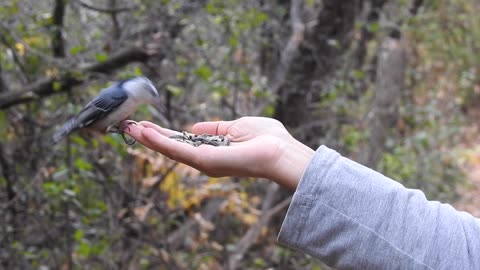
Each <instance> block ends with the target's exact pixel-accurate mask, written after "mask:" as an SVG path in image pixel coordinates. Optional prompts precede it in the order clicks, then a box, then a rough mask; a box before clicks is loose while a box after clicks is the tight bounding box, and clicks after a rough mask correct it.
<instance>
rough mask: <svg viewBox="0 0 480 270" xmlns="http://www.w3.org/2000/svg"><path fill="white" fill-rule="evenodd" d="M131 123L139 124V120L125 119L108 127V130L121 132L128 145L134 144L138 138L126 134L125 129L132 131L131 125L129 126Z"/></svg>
mask: <svg viewBox="0 0 480 270" xmlns="http://www.w3.org/2000/svg"><path fill="white" fill-rule="evenodd" d="M130 125H137V122H135V121H133V120H123V121H121V122H120V123H118V124H117V125H114V126H110V127H108V128H107V132H110V133H117V134H120V135H121V136H122V139H123V141H124V142H125V143H126V144H127V145H133V144H134V143H135V142H136V140H135V139H132V138H130V137H129V136H128V135H125V130H128V131H130V127H129V126H130ZM127 136H128V137H127Z"/></svg>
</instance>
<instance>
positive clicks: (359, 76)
mask: <svg viewBox="0 0 480 270" xmlns="http://www.w3.org/2000/svg"><path fill="white" fill-rule="evenodd" d="M352 76H353V77H354V78H355V79H363V78H365V72H363V71H361V70H359V69H355V70H354V71H352Z"/></svg>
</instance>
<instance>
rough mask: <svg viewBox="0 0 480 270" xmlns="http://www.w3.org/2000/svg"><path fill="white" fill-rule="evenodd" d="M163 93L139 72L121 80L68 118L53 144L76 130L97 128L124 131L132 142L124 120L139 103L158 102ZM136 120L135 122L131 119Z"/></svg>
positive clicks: (55, 135) (54, 138)
mask: <svg viewBox="0 0 480 270" xmlns="http://www.w3.org/2000/svg"><path fill="white" fill-rule="evenodd" d="M159 96H160V94H159V92H158V90H157V88H155V86H154V85H153V83H152V81H150V80H149V79H148V78H146V77H143V76H139V77H134V78H130V79H127V80H123V81H119V82H116V83H114V84H112V85H111V86H110V87H108V88H105V89H103V90H102V91H100V93H99V94H98V95H97V96H96V97H95V98H93V99H92V100H91V101H90V102H89V103H87V105H85V107H83V109H82V110H81V111H80V112H79V113H78V114H77V115H75V116H74V117H72V118H71V119H70V120H68V121H67V122H66V123H65V124H64V125H63V126H62V127H61V128H60V129H58V130H57V131H56V132H55V133H54V135H53V136H52V141H53V144H57V143H58V142H60V141H61V140H62V139H63V138H65V137H66V136H68V135H69V134H70V133H72V132H73V131H76V130H79V129H84V128H88V129H93V130H97V131H100V132H102V133H120V134H122V137H123V139H124V141H125V143H127V144H129V145H130V144H133V143H135V140H133V142H128V141H127V140H126V139H125V137H124V133H123V131H124V130H125V127H121V125H120V122H122V121H123V120H125V119H127V118H128V117H129V116H130V115H132V114H133V113H134V112H135V110H136V109H137V107H138V106H139V105H143V104H154V103H155V102H156V100H158V98H159ZM130 123H135V122H133V121H132V122H129V123H128V124H130Z"/></svg>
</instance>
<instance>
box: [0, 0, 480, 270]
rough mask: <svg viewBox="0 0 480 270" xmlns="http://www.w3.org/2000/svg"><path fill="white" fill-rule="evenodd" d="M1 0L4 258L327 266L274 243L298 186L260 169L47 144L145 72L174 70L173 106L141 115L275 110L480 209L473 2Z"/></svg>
mask: <svg viewBox="0 0 480 270" xmlns="http://www.w3.org/2000/svg"><path fill="white" fill-rule="evenodd" d="M0 2H1V4H0V224H1V226H0V268H1V269H43V270H46V269H266V268H272V269H327V267H326V266H324V265H322V264H321V263H320V262H318V261H316V260H314V259H312V258H310V257H309V256H306V255H304V254H300V253H298V252H295V251H293V250H290V249H288V248H284V247H282V246H280V245H278V244H277V243H276V236H277V233H278V231H279V228H280V225H281V222H282V220H283V217H284V215H285V212H286V209H287V208H288V204H289V200H290V197H289V196H290V195H291V194H289V193H288V192H286V191H285V190H283V189H282V188H279V187H278V186H276V185H275V184H271V183H270V182H269V181H267V180H264V179H258V180H257V179H244V178H222V179H214V178H209V177H207V176H205V175H203V174H201V173H199V172H197V171H195V170H193V169H191V168H188V167H187V166H184V165H182V164H177V163H175V162H173V161H171V160H169V159H167V158H165V157H163V156H161V155H159V154H157V153H153V152H151V151H148V150H147V149H146V148H145V147H142V146H141V145H139V144H136V145H134V146H127V145H125V144H124V143H123V140H122V139H121V137H118V136H114V135H107V136H100V137H94V138H92V137H88V136H84V135H82V134H79V133H76V134H74V135H72V136H71V137H70V138H69V139H68V140H65V141H63V142H61V143H60V144H58V145H55V146H52V145H50V141H49V139H50V136H51V135H52V133H53V131H54V130H55V129H56V128H58V127H60V125H61V124H62V123H63V122H64V121H65V120H66V119H68V118H69V117H70V116H72V115H73V114H75V113H76V112H78V111H79V110H80V109H81V108H82V106H83V105H84V104H85V103H86V102H87V101H88V100H89V99H90V98H91V97H92V96H94V95H96V94H97V93H98V92H99V91H100V89H101V88H103V87H106V86H107V85H109V84H111V83H112V82H114V81H116V80H120V79H124V78H129V77H132V76H137V75H145V76H147V77H149V78H150V79H151V80H152V81H153V82H154V83H155V84H156V85H157V86H159V87H160V86H161V85H164V89H163V90H164V93H165V98H164V100H163V103H164V106H165V108H166V110H167V113H166V117H161V115H160V114H159V108H154V107H148V106H145V107H142V108H141V109H140V110H139V111H138V112H137V113H136V114H135V115H134V116H133V117H132V119H135V120H151V121H154V122H157V123H160V124H162V125H164V126H168V127H171V128H174V129H178V130H188V128H189V126H191V125H192V124H193V123H195V122H197V121H203V120H230V119H235V118H238V117H241V116H244V115H253V116H267V117H274V118H276V119H278V120H280V121H282V122H283V123H284V124H285V126H286V127H287V128H288V129H289V131H290V132H291V133H292V134H293V135H294V136H295V137H296V138H297V139H299V140H300V141H302V142H304V143H306V144H308V145H309V146H311V147H313V148H316V147H318V146H319V145H321V144H325V145H327V146H329V147H331V148H334V149H336V150H337V151H339V152H341V153H342V154H343V155H346V156H348V157H351V158H352V159H354V160H356V161H358V162H361V163H362V164H365V165H367V166H369V167H371V168H375V169H377V170H379V171H381V172H383V173H385V174H386V175H388V176H390V177H391V178H394V179H396V180H398V181H400V182H402V183H403V184H405V185H406V186H408V187H411V188H420V189H422V190H423V191H425V192H426V194H427V196H428V197H429V198H430V199H436V200H441V201H444V202H452V203H455V202H457V201H458V200H459V199H460V202H462V203H463V204H461V205H460V206H459V207H463V208H464V209H470V210H471V211H475V210H476V211H478V209H479V208H480V206H479V205H480V204H479V203H478V201H477V204H476V206H475V205H473V206H472V205H471V204H472V201H471V200H470V199H469V198H465V196H466V194H469V193H470V192H471V190H472V187H474V186H475V182H472V181H471V180H472V178H473V180H476V181H480V173H478V174H476V177H474V176H475V175H474V176H473V177H470V176H471V173H469V172H471V171H474V170H473V169H472V168H473V167H471V166H474V165H475V164H480V148H479V147H478V146H477V143H478V137H479V134H478V133H479V132H478V127H477V124H478V119H479V118H478V117H480V110H479V106H478V104H479V102H480V77H479V63H480V54H479V53H478V52H480V16H478V14H479V13H480V1H478V0H450V1H446V0H445V1H442V0H396V1H387V0H342V1H336V0H304V1H302V0H290V1H288V0H277V1H265V0H246V1H234V0H226V1H220V0H197V1H193V0H161V1H154V0H145V1H140V0H130V1H128V0H98V1H92V0H50V1H47V0H42V1H33V0H23V1H19V0H11V1H7V0H0ZM478 145H480V144H478ZM478 171H480V170H478ZM477 183H478V182H477ZM473 197H475V196H473ZM478 197H479V196H478V195H477V198H478ZM465 204H470V206H468V207H470V208H468V207H467V206H465ZM462 205H463V206H462ZM475 207H476V208H475ZM477 214H478V212H477Z"/></svg>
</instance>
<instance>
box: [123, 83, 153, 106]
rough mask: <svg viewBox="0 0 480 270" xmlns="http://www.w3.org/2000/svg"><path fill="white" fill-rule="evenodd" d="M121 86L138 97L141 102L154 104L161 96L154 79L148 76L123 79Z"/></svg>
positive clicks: (130, 94)
mask: <svg viewBox="0 0 480 270" xmlns="http://www.w3.org/2000/svg"><path fill="white" fill-rule="evenodd" d="M121 86H122V87H123V89H125V91H127V93H128V95H129V96H131V97H133V98H135V99H137V100H138V101H140V102H141V103H146V104H152V103H155V102H156V101H157V100H158V99H159V98H160V93H159V92H158V90H157V88H155V86H154V85H153V83H152V81H150V80H149V79H147V78H146V77H135V78H131V79H128V80H126V81H123V82H122V83H121Z"/></svg>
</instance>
